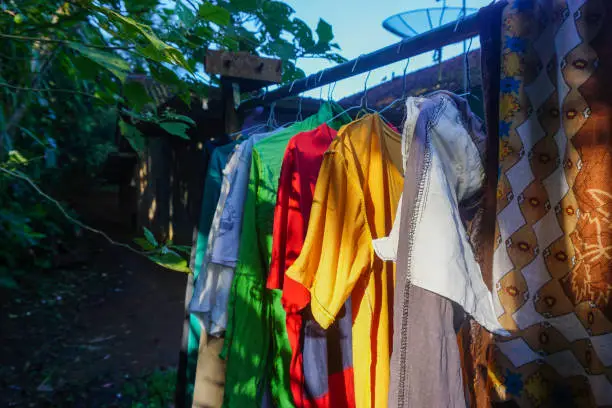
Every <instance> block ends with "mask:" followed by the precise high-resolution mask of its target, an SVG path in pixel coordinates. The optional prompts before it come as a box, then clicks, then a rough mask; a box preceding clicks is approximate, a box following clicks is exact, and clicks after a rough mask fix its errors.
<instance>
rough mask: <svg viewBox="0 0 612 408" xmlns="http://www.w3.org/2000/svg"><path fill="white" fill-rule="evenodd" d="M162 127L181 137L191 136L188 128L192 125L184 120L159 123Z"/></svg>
mask: <svg viewBox="0 0 612 408" xmlns="http://www.w3.org/2000/svg"><path fill="white" fill-rule="evenodd" d="M159 126H161V128H162V129H164V130H165V131H166V132H168V133H170V134H171V135H174V136H178V137H180V138H181V139H186V140H189V136H187V130H189V128H190V126H189V125H188V124H186V123H183V122H162V123H160V124H159Z"/></svg>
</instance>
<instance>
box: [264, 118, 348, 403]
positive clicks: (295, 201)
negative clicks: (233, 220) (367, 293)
mask: <svg viewBox="0 0 612 408" xmlns="http://www.w3.org/2000/svg"><path fill="white" fill-rule="evenodd" d="M335 136H336V131H335V130H334V129H332V128H330V127H329V126H328V125H327V124H323V125H321V126H319V127H317V128H316V129H314V130H312V131H309V132H302V133H298V134H297V135H296V136H294V137H293V138H292V139H291V140H290V141H289V145H288V146H287V149H286V151H285V157H284V159H283V164H282V169H281V174H280V178H279V186H278V196H277V201H276V208H275V211H274V229H273V234H272V259H271V264H270V274H269V276H268V283H267V287H268V288H269V289H278V290H281V293H277V294H276V296H277V297H282V306H283V308H284V312H285V313H286V322H285V321H284V320H283V318H284V316H285V313H281V314H280V315H279V316H275V319H274V324H277V325H285V326H286V330H287V334H288V338H289V343H290V346H291V364H290V367H289V372H290V386H291V391H292V394H293V399H294V402H295V405H296V407H298V408H303V407H338V408H340V407H353V406H355V396H354V386H353V363H352V354H353V353H352V350H351V346H352V343H351V313H350V310H351V307H350V300H349V301H347V302H346V305H345V308H346V310H347V311H348V312H347V313H344V316H342V317H341V318H339V319H338V321H337V322H336V323H335V324H334V325H332V326H331V327H330V328H329V330H327V331H324V330H323V329H322V328H321V327H320V326H319V325H318V324H317V323H316V321H314V319H312V315H311V313H310V311H309V310H305V309H306V308H307V306H308V304H309V303H310V292H308V289H306V288H305V287H304V286H302V285H300V284H299V283H298V282H295V281H293V280H292V279H290V278H285V272H286V270H287V268H289V267H290V266H291V265H292V264H293V262H294V261H295V260H296V258H297V257H298V255H299V254H300V252H301V250H302V246H303V244H304V239H305V237H306V229H307V226H308V220H309V218H310V209H311V207H312V201H313V194H314V188H315V184H316V181H317V176H318V174H319V169H320V168H321V162H322V161H323V155H324V153H325V151H326V150H327V148H328V147H329V145H330V144H331V142H332V140H333V139H334V137H335ZM274 310H276V309H275V308H272V311H274ZM328 343H329V349H330V350H331V353H328ZM281 353H282V350H276V349H275V350H274V351H273V357H272V358H275V357H274V354H277V355H279V354H281ZM279 357H280V356H279Z"/></svg>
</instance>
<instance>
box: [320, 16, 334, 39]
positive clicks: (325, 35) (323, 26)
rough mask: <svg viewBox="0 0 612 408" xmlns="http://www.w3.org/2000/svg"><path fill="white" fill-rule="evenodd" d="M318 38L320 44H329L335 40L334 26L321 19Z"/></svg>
mask: <svg viewBox="0 0 612 408" xmlns="http://www.w3.org/2000/svg"><path fill="white" fill-rule="evenodd" d="M317 36H318V37H319V41H318V43H319V44H329V43H330V42H331V40H333V39H334V32H333V31H332V26H331V25H329V23H328V22H327V21H325V20H323V19H319V24H317Z"/></svg>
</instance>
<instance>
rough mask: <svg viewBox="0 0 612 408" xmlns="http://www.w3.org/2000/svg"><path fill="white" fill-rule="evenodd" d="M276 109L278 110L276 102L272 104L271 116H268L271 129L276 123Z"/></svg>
mask: <svg viewBox="0 0 612 408" xmlns="http://www.w3.org/2000/svg"><path fill="white" fill-rule="evenodd" d="M274 108H276V101H275V102H272V103H271V104H270V115H269V116H268V126H269V127H273V126H274V125H275V123H276V118H275V117H274Z"/></svg>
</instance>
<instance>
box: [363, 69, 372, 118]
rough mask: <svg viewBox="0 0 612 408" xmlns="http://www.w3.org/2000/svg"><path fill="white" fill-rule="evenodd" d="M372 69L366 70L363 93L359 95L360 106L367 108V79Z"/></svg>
mask: <svg viewBox="0 0 612 408" xmlns="http://www.w3.org/2000/svg"><path fill="white" fill-rule="evenodd" d="M371 73H372V71H368V75H366V78H365V82H364V84H363V95H362V97H361V108H362V109H366V110H367V109H368V79H370V74H371Z"/></svg>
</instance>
